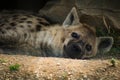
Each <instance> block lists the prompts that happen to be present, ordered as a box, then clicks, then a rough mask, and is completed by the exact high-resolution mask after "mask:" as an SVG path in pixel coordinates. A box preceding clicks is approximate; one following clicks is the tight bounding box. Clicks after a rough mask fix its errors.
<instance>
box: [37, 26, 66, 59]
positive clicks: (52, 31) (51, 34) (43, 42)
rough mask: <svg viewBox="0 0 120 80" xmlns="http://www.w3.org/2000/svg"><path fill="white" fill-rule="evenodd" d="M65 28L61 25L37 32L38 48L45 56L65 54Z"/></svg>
mask: <svg viewBox="0 0 120 80" xmlns="http://www.w3.org/2000/svg"><path fill="white" fill-rule="evenodd" d="M64 32H65V31H64V28H62V27H60V26H55V27H49V28H48V29H46V30H43V31H40V32H38V33H37V34H36V46H35V47H36V48H38V49H39V50H41V52H42V53H43V54H45V55H44V56H59V57H60V56H61V57H62V56H63V55H62V54H63V44H64V38H65V36H64Z"/></svg>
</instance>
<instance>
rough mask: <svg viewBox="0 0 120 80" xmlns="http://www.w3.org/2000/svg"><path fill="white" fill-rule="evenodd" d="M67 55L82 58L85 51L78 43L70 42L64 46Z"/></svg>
mask: <svg viewBox="0 0 120 80" xmlns="http://www.w3.org/2000/svg"><path fill="white" fill-rule="evenodd" d="M64 51H65V55H66V56H67V57H70V58H73V59H75V58H76V59H80V58H82V57H83V55H84V54H83V51H82V48H81V46H80V45H79V44H78V43H69V44H68V45H66V46H64Z"/></svg>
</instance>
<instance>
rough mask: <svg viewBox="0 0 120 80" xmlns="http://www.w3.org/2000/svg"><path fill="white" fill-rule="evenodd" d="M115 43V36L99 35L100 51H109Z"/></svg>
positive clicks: (98, 45) (98, 44)
mask: <svg viewBox="0 0 120 80" xmlns="http://www.w3.org/2000/svg"><path fill="white" fill-rule="evenodd" d="M112 45H113V37H97V47H98V53H101V52H102V53H106V52H108V51H109V50H110V49H111V47H112Z"/></svg>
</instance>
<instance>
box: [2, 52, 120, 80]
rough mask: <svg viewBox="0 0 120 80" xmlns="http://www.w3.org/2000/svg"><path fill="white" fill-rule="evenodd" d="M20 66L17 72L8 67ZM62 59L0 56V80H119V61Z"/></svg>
mask: <svg viewBox="0 0 120 80" xmlns="http://www.w3.org/2000/svg"><path fill="white" fill-rule="evenodd" d="M16 63H17V64H20V67H19V70H18V71H10V69H9V66H10V65H14V64H16ZM115 63H116V66H115V67H113V66H111V65H112V64H111V63H110V59H106V60H104V59H102V60H101V59H89V60H77V59H65V58H52V57H33V56H25V55H6V54H0V80H120V60H115Z"/></svg>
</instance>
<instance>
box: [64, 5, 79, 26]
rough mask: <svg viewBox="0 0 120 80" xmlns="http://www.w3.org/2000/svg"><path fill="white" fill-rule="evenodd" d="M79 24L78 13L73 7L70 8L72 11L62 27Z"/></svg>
mask: <svg viewBox="0 0 120 80" xmlns="http://www.w3.org/2000/svg"><path fill="white" fill-rule="evenodd" d="M76 24H80V22H79V17H78V13H77V10H76V8H75V7H73V8H72V10H71V11H70V12H69V13H68V15H67V17H66V19H65V20H64V22H63V26H64V27H66V26H69V25H76Z"/></svg>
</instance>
